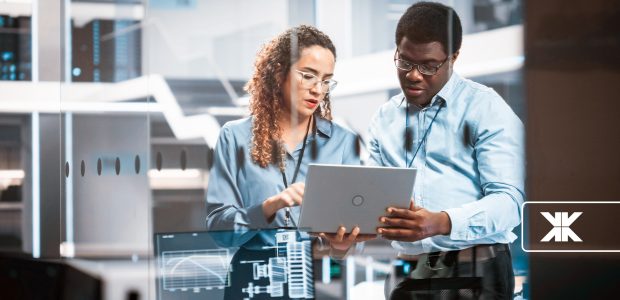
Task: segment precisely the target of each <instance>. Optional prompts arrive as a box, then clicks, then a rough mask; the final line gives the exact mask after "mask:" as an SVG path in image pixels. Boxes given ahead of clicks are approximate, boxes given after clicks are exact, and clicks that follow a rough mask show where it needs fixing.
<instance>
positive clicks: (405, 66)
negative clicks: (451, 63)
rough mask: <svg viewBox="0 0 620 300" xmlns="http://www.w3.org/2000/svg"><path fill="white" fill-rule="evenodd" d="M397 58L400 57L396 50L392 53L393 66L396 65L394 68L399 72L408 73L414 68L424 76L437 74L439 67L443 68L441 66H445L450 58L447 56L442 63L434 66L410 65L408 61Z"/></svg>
mask: <svg viewBox="0 0 620 300" xmlns="http://www.w3.org/2000/svg"><path fill="white" fill-rule="evenodd" d="M399 56H400V55H399V54H398V49H397V50H396V53H394V64H395V65H396V68H398V69H399V70H403V71H407V72H410V71H411V70H413V67H416V68H417V69H418V72H420V73H422V74H424V75H430V76H432V75H435V74H437V72H438V71H439V68H441V66H443V64H445V63H446V62H447V61H448V59H449V58H450V56H449V55H448V57H446V59H444V61H443V62H441V63H440V64H438V65H436V66H431V65H427V64H416V63H412V62H410V61H406V60H403V59H400V58H399Z"/></svg>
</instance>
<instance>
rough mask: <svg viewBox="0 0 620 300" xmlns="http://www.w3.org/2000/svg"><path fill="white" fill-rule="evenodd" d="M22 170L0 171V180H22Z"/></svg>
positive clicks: (23, 174) (23, 175) (24, 174)
mask: <svg viewBox="0 0 620 300" xmlns="http://www.w3.org/2000/svg"><path fill="white" fill-rule="evenodd" d="M24 177H26V173H25V172H24V170H0V179H24Z"/></svg>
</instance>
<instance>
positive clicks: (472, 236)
mask: <svg viewBox="0 0 620 300" xmlns="http://www.w3.org/2000/svg"><path fill="white" fill-rule="evenodd" d="M487 96H488V98H487V99H485V100H488V101H487V102H486V104H485V105H482V106H481V107H480V108H481V109H480V110H478V111H477V112H476V119H477V120H479V122H478V125H477V128H476V130H475V133H476V140H475V143H474V150H475V158H476V161H477V169H478V172H479V174H480V175H479V178H480V187H481V190H482V194H483V197H482V198H481V199H480V200H478V201H475V202H471V203H468V204H465V205H463V206H461V207H457V208H451V209H446V210H445V212H446V213H448V215H449V216H450V220H451V222H452V231H451V233H450V238H451V239H452V240H476V239H481V238H485V237H489V236H492V235H494V234H496V233H502V232H506V231H511V230H512V229H513V228H514V227H516V226H518V225H519V223H520V214H521V212H520V209H521V204H522V203H523V201H525V197H524V181H525V159H524V127H523V123H521V121H520V120H519V118H518V117H517V116H516V115H515V114H514V112H513V111H512V110H511V109H510V108H509V107H508V105H507V104H506V103H505V102H504V101H503V99H501V98H500V97H499V96H496V94H495V93H494V92H489V95H487ZM489 98H490V99H489Z"/></svg>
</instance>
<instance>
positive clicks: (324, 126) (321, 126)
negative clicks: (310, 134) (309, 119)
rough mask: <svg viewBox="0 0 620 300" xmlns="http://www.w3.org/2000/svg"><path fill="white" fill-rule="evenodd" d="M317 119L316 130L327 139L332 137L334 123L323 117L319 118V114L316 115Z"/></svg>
mask: <svg viewBox="0 0 620 300" xmlns="http://www.w3.org/2000/svg"><path fill="white" fill-rule="evenodd" d="M314 116H315V118H314V120H315V122H316V129H317V131H318V132H320V133H322V134H324V135H325V136H327V137H331V134H332V122H331V121H329V120H326V119H323V118H322V117H321V116H319V115H318V114H315V115H314Z"/></svg>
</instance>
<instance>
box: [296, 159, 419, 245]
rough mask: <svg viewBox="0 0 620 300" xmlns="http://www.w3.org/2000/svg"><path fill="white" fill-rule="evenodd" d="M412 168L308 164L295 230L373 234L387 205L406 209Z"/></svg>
mask: <svg viewBox="0 0 620 300" xmlns="http://www.w3.org/2000/svg"><path fill="white" fill-rule="evenodd" d="M416 173H417V170H416V169H410V168H393V167H370V166H349V165H324V164H310V166H309V169H308V176H307V177H306V189H305V192H304V199H303V202H302V205H301V213H300V217H299V222H298V223H297V224H298V226H299V228H300V229H302V230H304V231H308V232H325V233H329V232H331V233H333V232H336V230H338V228H339V227H340V226H345V227H346V228H347V232H350V230H351V229H352V228H353V227H354V226H359V227H360V230H361V231H360V233H362V234H375V233H376V228H377V226H380V225H381V224H380V223H379V217H380V216H382V215H384V214H385V212H386V209H387V208H388V207H389V206H395V207H409V202H410V201H411V196H412V194H413V184H414V183H415V178H416Z"/></svg>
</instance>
